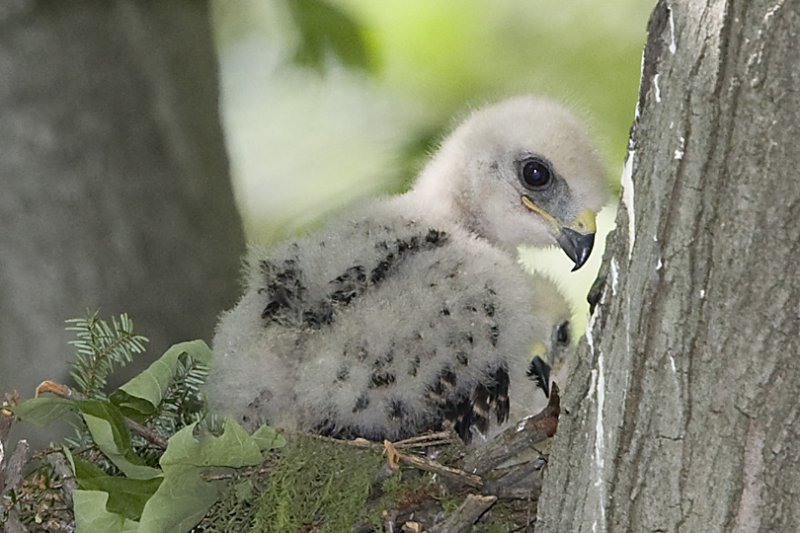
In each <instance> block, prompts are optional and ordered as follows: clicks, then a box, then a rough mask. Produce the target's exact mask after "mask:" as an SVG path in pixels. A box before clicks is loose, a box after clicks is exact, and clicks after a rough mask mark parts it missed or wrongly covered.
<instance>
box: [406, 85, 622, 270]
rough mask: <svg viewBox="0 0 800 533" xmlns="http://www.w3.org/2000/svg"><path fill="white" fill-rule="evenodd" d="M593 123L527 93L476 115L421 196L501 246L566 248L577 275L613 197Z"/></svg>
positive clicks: (449, 143) (418, 191)
mask: <svg viewBox="0 0 800 533" xmlns="http://www.w3.org/2000/svg"><path fill="white" fill-rule="evenodd" d="M608 192H609V191H608V188H607V186H606V183H605V179H604V172H603V166H602V163H601V161H600V158H599V157H598V155H597V152H596V150H595V148H594V147H593V145H592V144H591V142H590V141H589V137H588V135H587V131H586V126H585V125H584V124H583V123H582V122H581V121H580V120H579V119H578V118H576V117H575V115H573V114H572V113H571V112H570V111H569V110H567V109H566V108H565V107H564V106H562V105H561V104H558V103H556V102H554V101H552V100H549V99H546V98H542V97H538V96H532V95H526V96H517V97H514V98H509V99H507V100H503V101H501V102H499V103H496V104H493V105H490V106H487V107H483V108H481V109H479V110H477V111H474V112H473V113H472V114H471V115H469V116H468V117H467V119H466V120H465V121H464V122H462V123H461V124H460V125H459V126H458V127H457V128H456V129H455V130H454V131H453V132H452V134H451V135H450V136H449V137H447V139H445V141H444V142H443V143H442V146H441V148H440V149H439V151H438V152H437V154H436V155H435V156H434V158H433V159H432V160H431V162H430V163H429V164H428V165H427V167H426V168H425V169H424V170H423V172H422V174H421V175H420V177H419V178H418V179H417V182H416V183H415V185H414V188H413V194H415V195H416V196H418V197H419V198H420V199H421V200H424V201H425V203H426V204H427V205H430V206H435V207H434V208H435V209H437V210H442V211H443V212H444V214H445V216H448V217H451V218H453V219H454V221H455V222H456V223H458V224H460V225H463V226H464V227H465V228H467V229H469V230H470V231H472V232H474V233H476V234H477V235H479V236H481V237H483V238H485V239H487V240H489V241H490V242H492V243H494V244H495V245H497V246H500V247H501V248H505V249H507V250H511V251H513V250H515V249H516V247H517V246H519V245H521V244H529V245H548V244H556V243H557V244H558V245H559V246H561V248H562V249H563V250H564V252H565V253H566V254H567V255H568V256H569V257H570V259H572V261H573V262H574V263H575V268H574V269H573V270H577V269H578V268H580V267H581V266H582V265H583V264H584V263H585V262H586V260H587V259H588V257H589V254H590V253H591V251H592V246H593V244H594V233H595V214H596V213H597V211H599V210H600V208H601V207H602V206H603V205H604V204H605V203H606V201H607V200H608Z"/></svg>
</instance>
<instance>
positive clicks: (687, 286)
mask: <svg viewBox="0 0 800 533" xmlns="http://www.w3.org/2000/svg"><path fill="white" fill-rule="evenodd" d="M648 30H649V36H648V41H647V45H646V49H645V55H644V60H643V65H642V79H641V86H640V93H639V104H638V106H637V120H636V122H635V124H634V127H633V129H632V135H631V141H630V146H629V154H628V158H627V162H626V170H625V171H624V172H623V180H622V181H623V189H624V190H623V194H622V197H623V206H622V207H621V209H620V210H619V214H618V218H617V229H616V230H615V234H614V235H613V237H612V238H611V239H610V240H609V245H608V248H607V250H606V256H605V259H604V269H605V272H606V273H607V276H608V277H607V281H606V287H605V290H604V293H603V297H602V303H601V304H600V305H599V306H598V308H597V309H596V310H595V312H594V314H593V316H592V317H591V319H590V323H589V325H588V327H587V334H586V339H585V340H584V341H583V342H582V345H581V347H580V350H581V357H580V362H579V363H578V366H577V368H576V369H575V371H574V373H573V374H572V376H571V379H570V381H569V383H567V386H566V388H565V394H564V398H563V399H562V406H563V407H564V408H565V409H566V411H568V413H569V414H567V415H562V418H561V420H560V423H559V429H558V433H557V435H556V438H555V443H554V448H553V451H552V454H551V456H550V463H549V466H548V472H547V475H546V478H545V482H544V487H545V488H544V494H543V496H542V499H541V500H540V505H539V521H538V522H537V525H536V530H537V532H551V531H552V532H555V531H557V532H564V531H574V532H582V531H630V532H641V531H662V532H695V531H698V532H699V531H703V532H714V531H741V532H767V531H769V532H778V531H781V532H782V531H800V446H798V442H800V418H798V415H799V414H800V401H798V398H800V331H798V326H799V324H800V268H799V267H798V264H799V262H798V253H800V225H798V223H797V222H798V219H799V218H800V179H798V168H800V2H798V1H797V0H734V1H724V0H707V1H701V2H677V1H673V2H668V1H664V0H661V1H659V2H658V4H657V6H656V8H655V11H654V12H653V14H652V17H651V20H650V23H649V28H648ZM639 112H640V113H639Z"/></svg>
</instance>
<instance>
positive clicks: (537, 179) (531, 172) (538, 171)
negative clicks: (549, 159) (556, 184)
mask: <svg viewBox="0 0 800 533" xmlns="http://www.w3.org/2000/svg"><path fill="white" fill-rule="evenodd" d="M551 177H552V173H551V172H550V165H548V164H547V163H545V162H544V161H539V160H538V159H529V160H528V161H526V162H525V164H524V165H522V183H523V185H525V186H526V187H528V188H531V189H538V188H540V187H543V186H545V185H547V184H548V183H550V178H551Z"/></svg>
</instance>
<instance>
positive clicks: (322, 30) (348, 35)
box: [286, 0, 369, 70]
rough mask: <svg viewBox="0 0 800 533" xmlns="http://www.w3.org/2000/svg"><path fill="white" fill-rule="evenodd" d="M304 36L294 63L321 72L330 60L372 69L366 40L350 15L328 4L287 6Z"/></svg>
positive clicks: (310, 0) (305, 1) (304, 1)
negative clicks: (331, 57)
mask: <svg viewBox="0 0 800 533" xmlns="http://www.w3.org/2000/svg"><path fill="white" fill-rule="evenodd" d="M286 5H287V6H288V7H289V11H290V12H291V14H292V18H293V19H294V23H295V25H296V27H297V30H298V32H299V33H300V43H299V44H298V47H297V50H296V52H295V56H294V61H295V62H297V63H298V64H301V65H305V66H308V67H312V68H316V69H318V70H321V69H322V67H323V66H325V60H326V59H327V58H328V57H329V56H335V57H337V58H338V59H339V60H340V61H341V62H342V63H343V64H345V65H347V66H349V67H357V68H361V69H364V70H366V69H367V68H368V66H369V62H368V60H367V50H366V47H365V46H364V39H363V38H362V36H361V31H360V28H359V26H358V24H357V23H356V21H355V20H354V19H353V18H352V17H350V15H349V14H348V13H347V12H345V11H343V10H342V9H339V8H338V7H337V6H334V5H332V4H331V3H329V2H326V1H324V0H289V1H288V2H286Z"/></svg>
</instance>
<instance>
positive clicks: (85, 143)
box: [0, 0, 244, 397]
mask: <svg viewBox="0 0 800 533" xmlns="http://www.w3.org/2000/svg"><path fill="white" fill-rule="evenodd" d="M0 117H2V119H0V181H2V193H0V228H2V229H0V261H2V268H0V391H2V390H10V389H12V388H16V389H19V390H20V391H21V393H22V394H23V396H25V397H28V396H30V394H31V393H32V391H33V386H34V385H35V384H36V383H38V382H39V381H41V380H42V379H44V378H53V379H56V380H59V381H62V380H63V379H64V378H65V377H66V371H67V365H68V363H69V361H70V360H71V350H70V348H69V347H68V346H67V344H66V341H67V336H66V334H65V333H64V330H63V328H64V320H65V319H67V318H71V317H75V316H80V315H82V314H83V313H85V312H86V310H87V309H89V310H96V309H99V310H100V312H101V316H102V317H105V318H108V317H109V316H110V315H112V314H118V313H121V312H127V313H128V314H129V315H131V317H132V318H133V319H134V321H135V325H136V330H137V332H139V333H142V334H144V335H146V336H148V337H149V338H150V339H151V349H150V354H149V355H150V356H151V357H155V356H157V355H160V353H161V351H162V350H163V349H165V348H166V347H168V346H169V345H170V344H172V343H174V342H178V341H182V340H186V339H192V338H206V339H208V338H209V337H210V336H211V334H212V332H213V327H214V325H215V321H216V316H217V314H218V313H219V312H220V311H221V310H222V309H224V308H226V307H229V306H230V305H232V304H233V302H234V301H235V298H236V295H237V293H238V287H237V279H238V272H239V258H240V255H241V254H242V252H243V250H244V237H243V234H242V230H241V223H240V220H239V216H238V214H237V212H236V209H235V205H234V201H233V195H232V191H231V185H230V180H229V173H228V161H227V156H226V155H225V150H224V144H223V136H222V131H221V126H220V122H219V116H218V86H217V65H216V58H215V52H214V48H213V41H212V34H211V29H210V25H209V14H208V5H207V3H206V2H197V1H190V0H182V1H171V2H159V1H155V0H152V1H133V0H130V1H125V0H117V1H108V2H93V1H89V0H86V1H73V2H63V1H56V0H51V1H25V0H9V1H7V2H3V4H2V6H1V7H0ZM146 363H148V361H141V362H140V363H139V365H138V368H141V367H142V366H143V365H144V364H146Z"/></svg>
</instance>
